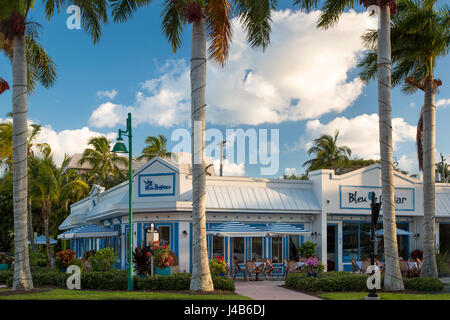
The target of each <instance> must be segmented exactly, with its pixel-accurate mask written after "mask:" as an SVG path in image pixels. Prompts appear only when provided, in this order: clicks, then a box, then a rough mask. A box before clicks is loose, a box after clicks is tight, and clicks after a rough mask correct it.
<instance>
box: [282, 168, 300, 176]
mask: <svg viewBox="0 0 450 320" xmlns="http://www.w3.org/2000/svg"><path fill="white" fill-rule="evenodd" d="M296 172H297V170H296V169H295V168H286V169H284V174H286V175H288V176H290V175H293V174H295V173H296Z"/></svg>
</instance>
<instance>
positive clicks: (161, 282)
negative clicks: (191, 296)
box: [134, 273, 191, 290]
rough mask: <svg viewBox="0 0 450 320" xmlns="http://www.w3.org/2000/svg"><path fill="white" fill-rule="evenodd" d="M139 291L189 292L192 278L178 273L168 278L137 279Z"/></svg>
mask: <svg viewBox="0 0 450 320" xmlns="http://www.w3.org/2000/svg"><path fill="white" fill-rule="evenodd" d="M134 283H135V288H136V289H137V290H189V285H190V283H191V276H190V274H188V273H177V274H171V275H168V276H158V275H155V276H148V277H143V278H141V277H135V278H134Z"/></svg>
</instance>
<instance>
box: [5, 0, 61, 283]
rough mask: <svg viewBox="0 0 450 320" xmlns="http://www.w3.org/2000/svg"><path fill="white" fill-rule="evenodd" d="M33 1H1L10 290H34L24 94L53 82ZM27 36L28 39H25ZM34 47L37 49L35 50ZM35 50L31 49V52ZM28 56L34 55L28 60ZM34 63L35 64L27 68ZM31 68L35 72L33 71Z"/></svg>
mask: <svg viewBox="0 0 450 320" xmlns="http://www.w3.org/2000/svg"><path fill="white" fill-rule="evenodd" d="M33 5H34V0H4V1H2V5H1V6H0V33H1V35H2V37H1V41H0V43H1V48H2V51H4V52H5V53H6V54H10V56H11V57H12V75H13V81H12V84H13V85H12V87H13V89H12V104H13V123H14V126H13V177H14V182H15V183H14V184H13V194H14V249H15V250H14V252H15V264H14V281H13V290H30V289H32V288H33V281H32V278H31V272H30V266H29V258H28V235H27V220H28V219H27V190H28V177H27V174H28V168H27V134H26V133H27V128H28V126H27V93H29V92H31V91H32V88H33V87H34V83H35V82H34V81H36V80H37V81H39V82H40V83H41V84H42V85H43V86H44V87H50V86H52V85H53V83H54V81H55V70H54V66H53V62H52V61H51V59H48V56H47V55H46V53H45V51H44V50H43V49H42V48H41V47H39V46H38V45H37V44H36V43H34V42H33V41H32V40H33V34H35V33H36V32H35V28H33V26H34V25H33V24H32V23H30V22H29V21H28V20H27V16H28V13H29V11H30V10H31V8H32V7H33ZM27 35H28V37H27ZM34 45H37V47H36V46H34ZM30 48H34V49H30ZM30 53H33V54H35V55H34V56H30ZM33 58H34V59H35V62H38V63H37V64H34V62H33V63H30V64H27V59H28V60H30V61H31V60H33ZM33 65H37V66H38V68H36V69H33V67H32V66H33Z"/></svg>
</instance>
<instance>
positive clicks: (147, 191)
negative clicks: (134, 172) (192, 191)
mask: <svg viewBox="0 0 450 320" xmlns="http://www.w3.org/2000/svg"><path fill="white" fill-rule="evenodd" d="M138 181H139V186H138V188H139V190H138V191H139V197H155V196H173V195H174V194H175V173H155V174H140V175H139V180H138Z"/></svg>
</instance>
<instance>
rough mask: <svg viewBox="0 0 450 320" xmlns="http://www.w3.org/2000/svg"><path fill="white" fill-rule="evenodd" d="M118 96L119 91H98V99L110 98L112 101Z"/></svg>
mask: <svg viewBox="0 0 450 320" xmlns="http://www.w3.org/2000/svg"><path fill="white" fill-rule="evenodd" d="M116 96H117V91H116V90H115V89H112V90H109V91H108V90H104V91H97V98H108V99H110V100H114V98H115V97H116Z"/></svg>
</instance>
